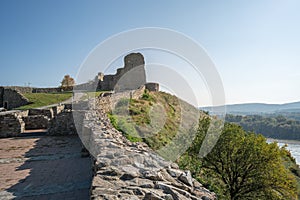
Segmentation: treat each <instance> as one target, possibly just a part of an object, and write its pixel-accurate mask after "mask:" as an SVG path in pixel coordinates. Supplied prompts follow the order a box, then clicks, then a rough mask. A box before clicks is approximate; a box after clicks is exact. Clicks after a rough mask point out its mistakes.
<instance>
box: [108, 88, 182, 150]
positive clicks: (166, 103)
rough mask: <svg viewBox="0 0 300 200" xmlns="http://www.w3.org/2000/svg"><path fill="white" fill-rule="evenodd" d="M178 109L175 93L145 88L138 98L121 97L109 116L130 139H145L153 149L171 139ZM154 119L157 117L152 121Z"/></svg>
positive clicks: (116, 126)
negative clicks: (163, 116) (162, 116)
mask: <svg viewBox="0 0 300 200" xmlns="http://www.w3.org/2000/svg"><path fill="white" fill-rule="evenodd" d="M155 107H156V110H155ZM180 110H181V109H180V105H179V102H178V99H177V98H176V97H175V96H172V95H170V94H167V93H164V92H148V91H145V93H144V94H143V96H142V97H141V98H140V99H131V100H129V99H120V100H119V102H118V103H117V105H116V107H115V109H114V110H113V111H112V112H111V113H110V114H109V118H110V121H111V123H112V125H113V126H114V127H115V128H116V129H117V130H119V131H121V132H122V133H123V134H124V135H125V136H126V137H127V139H129V140H130V141H132V142H137V141H144V142H145V143H147V144H148V145H149V146H150V147H151V148H152V149H154V150H156V149H160V148H161V147H162V146H165V145H167V144H168V143H170V142H171V141H172V139H173V137H175V136H176V134H177V131H178V126H179V124H180V113H181V111H180ZM162 113H164V114H165V121H164V119H163V118H161V114H162ZM154 119H158V120H157V121H156V122H155V121H151V120H154ZM160 119H161V120H160ZM160 122H162V123H163V124H160ZM157 127H159V129H158V128H157ZM153 130H156V131H158V132H153Z"/></svg>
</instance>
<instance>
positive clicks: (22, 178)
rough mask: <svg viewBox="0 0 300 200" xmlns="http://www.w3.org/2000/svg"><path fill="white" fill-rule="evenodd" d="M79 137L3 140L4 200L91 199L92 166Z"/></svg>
mask: <svg viewBox="0 0 300 200" xmlns="http://www.w3.org/2000/svg"><path fill="white" fill-rule="evenodd" d="M81 147H82V146H81V141H80V139H79V138H78V136H57V137H56V136H43V135H39V134H37V135H35V134H29V135H28V137H18V138H7V139H0V185H1V188H0V199H55V200H56V199H80V200H84V199H89V198H90V194H89V190H90V186H91V180H92V163H91V159H90V158H89V157H85V158H82V157H81Z"/></svg>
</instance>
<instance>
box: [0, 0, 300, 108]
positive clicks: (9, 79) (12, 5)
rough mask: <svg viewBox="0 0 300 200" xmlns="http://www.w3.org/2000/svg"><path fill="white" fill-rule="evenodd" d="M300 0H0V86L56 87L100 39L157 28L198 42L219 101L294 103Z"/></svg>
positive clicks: (299, 70) (299, 67) (298, 95)
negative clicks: (218, 83) (221, 90)
mask: <svg viewBox="0 0 300 200" xmlns="http://www.w3.org/2000/svg"><path fill="white" fill-rule="evenodd" d="M299 10H300V1H298V0H294V1H293V0H281V1H279V0H269V1H267V0H253V1H239V0H236V1H209V0H207V1H204V0H203V1H141V0H138V1H133V0H131V1H121V0H120V1H112V0H110V1H100V0H99V1H82V0H80V1H77V0H70V1H68V0H63V1H61V0H49V1H48V0H34V1H33V0H26V1H21V0H18V1H17V0H1V1H0V66H1V71H0V74H1V78H0V85H24V84H28V83H31V86H58V85H59V82H60V81H61V79H62V77H63V76H64V75H65V74H70V75H71V76H76V73H77V71H78V69H79V66H80V64H81V63H82V62H83V60H84V58H85V57H86V56H87V55H88V53H89V52H90V51H91V50H92V49H93V48H94V47H95V46H96V45H97V44H98V43H100V42H101V41H103V40H104V39H106V38H107V37H109V36H111V35H113V34H117V33H119V32H121V31H125V30H128V29H132V28H138V27H149V26H150V27H164V28H170V29H173V30H177V31H179V32H182V33H184V34H186V35H188V36H190V37H191V38H193V39H194V40H196V41H197V42H198V43H199V44H201V45H202V46H203V47H204V48H205V49H206V50H207V52H208V53H209V55H210V56H211V58H212V59H213V60H214V62H215V64H216V67H217V69H218V71H219V73H220V75H221V78H222V80H223V84H224V87H225V92H226V98H227V103H242V102H266V103H284V102H291V101H300V91H299V86H300V12H299Z"/></svg>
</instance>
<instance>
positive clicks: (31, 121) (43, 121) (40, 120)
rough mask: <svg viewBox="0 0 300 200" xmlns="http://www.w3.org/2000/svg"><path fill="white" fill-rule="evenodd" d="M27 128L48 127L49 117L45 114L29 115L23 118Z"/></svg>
mask: <svg viewBox="0 0 300 200" xmlns="http://www.w3.org/2000/svg"><path fill="white" fill-rule="evenodd" d="M22 119H23V121H24V123H25V129H26V130H34V129H47V128H48V123H49V118H48V117H47V116H44V115H29V116H25V117H23V118H22Z"/></svg>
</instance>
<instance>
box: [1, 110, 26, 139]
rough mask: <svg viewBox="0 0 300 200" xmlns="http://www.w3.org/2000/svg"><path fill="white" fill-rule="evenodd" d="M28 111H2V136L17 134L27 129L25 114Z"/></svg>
mask: <svg viewBox="0 0 300 200" xmlns="http://www.w3.org/2000/svg"><path fill="white" fill-rule="evenodd" d="M27 114H28V112H27V111H7V112H2V113H0V137H12V136H17V135H19V134H20V133H23V132H24V131H25V123H24V121H23V120H22V117H23V116H26V115H27Z"/></svg>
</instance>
